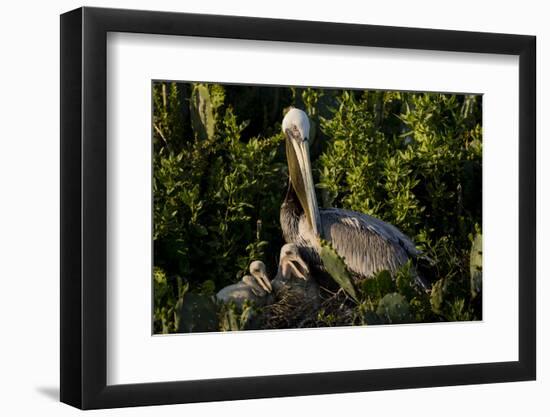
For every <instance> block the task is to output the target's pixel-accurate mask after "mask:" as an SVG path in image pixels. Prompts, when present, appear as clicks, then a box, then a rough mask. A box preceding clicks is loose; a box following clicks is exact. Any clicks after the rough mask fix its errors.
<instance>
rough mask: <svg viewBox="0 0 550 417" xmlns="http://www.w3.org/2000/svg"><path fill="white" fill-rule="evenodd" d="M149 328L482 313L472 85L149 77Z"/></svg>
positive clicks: (285, 325)
mask: <svg viewBox="0 0 550 417" xmlns="http://www.w3.org/2000/svg"><path fill="white" fill-rule="evenodd" d="M151 88H152V118H151V123H152V126H151V131H152V150H153V152H152V176H153V180H152V184H153V186H152V210H153V271H152V282H153V284H152V285H153V306H152V326H153V332H152V333H153V334H171V333H203V332H224V331H242V330H275V329H300V328H326V327H337V326H371V325H393V324H415V323H444V322H456V321H479V320H482V142H483V140H482V136H483V135H482V95H481V94H472V93H454V92H453V93H448V92H417V91H392V90H379V89H349V88H326V87H304V86H266V85H244V84H225V83H212V82H195V81H193V82H187V81H174V80H153V81H152V85H151Z"/></svg>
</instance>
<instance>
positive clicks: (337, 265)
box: [320, 239, 357, 301]
mask: <svg viewBox="0 0 550 417" xmlns="http://www.w3.org/2000/svg"><path fill="white" fill-rule="evenodd" d="M320 256H321V260H322V261H323V265H324V267H325V268H326V270H327V272H328V273H329V274H330V276H331V277H332V278H333V279H334V281H336V282H337V283H338V285H340V287H341V288H342V289H343V290H344V291H345V292H346V293H347V294H348V295H349V296H350V297H351V298H353V299H354V300H356V301H357V294H356V293H355V288H354V286H353V283H352V281H351V275H350V273H349V272H348V270H347V268H346V264H345V262H344V259H342V257H341V256H339V255H338V253H336V251H335V250H334V249H333V247H332V246H331V245H330V243H329V242H327V241H326V240H322V239H321V252H320Z"/></svg>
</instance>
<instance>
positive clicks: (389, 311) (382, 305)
mask: <svg viewBox="0 0 550 417" xmlns="http://www.w3.org/2000/svg"><path fill="white" fill-rule="evenodd" d="M376 314H378V316H379V317H380V318H381V319H382V320H383V322H384V323H387V324H399V323H409V322H410V321H411V314H410V309H409V303H408V302H407V300H406V299H405V297H403V296H402V295H401V294H398V293H396V292H395V293H392V294H386V295H385V296H384V297H383V298H382V299H381V300H380V302H379V303H378V308H377V309H376Z"/></svg>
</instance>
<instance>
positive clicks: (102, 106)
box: [60, 7, 536, 409]
mask: <svg viewBox="0 0 550 417" xmlns="http://www.w3.org/2000/svg"><path fill="white" fill-rule="evenodd" d="M108 32H132V33H146V34H162V35H186V36H199V37H216V38H235V39H254V40H266V41H285V42H304V43H318V44H333V45H356V46H371V47H381V48H404V49H420V50H440V51H456V52H475V53H490V54H506V55H516V56H519V88H520V91H519V103H518V112H519V132H518V133H519V155H518V158H519V278H520V279H519V293H518V299H519V329H518V330H519V360H518V361H515V362H497V363H477V364H467V365H445V366H423V367H413V368H397V369H375V370H357V371H345V372H328V373H313V374H293V375H274V376H255V377H241V378H229V379H210V380H199V381H174V382H162V383H141V384H131V385H113V386H109V385H107V383H106V375H107V340H106V329H107V309H106V307H107V305H106V299H107V273H106V257H107V252H106V244H107V217H106V214H107V180H108V178H107V172H106V168H107V166H106V161H107V146H106V145H107V144H106V127H107V111H106V93H107V91H106V90H107V87H106V85H107V83H106V81H107V73H106V59H107V58H106V55H107V54H106V45H107V42H106V39H107V33H108ZM535 51H536V38H535V37H534V36H523V35H509V34H494V33H478V32H460V31H448V30H432V29H414V28H403V27H387V26H371V25H357V24H341V23H321V22H310V21H292V20H275V19H265V18H251V17H230V16H214V15H197V14H183V13H168V12H151V11H136V10H119V9H102V8H88V7H84V8H79V9H77V10H73V11H71V12H68V13H65V14H63V15H61V54H60V55H61V311H60V314H61V401H62V402H65V403H67V404H70V405H73V406H75V407H79V408H82V409H93V408H111V407H123V406H141V405H155V404H174V403H190V402H202V401H218V400H237V399H249V398H264V397H282V396H298V395H311V394H329V393H344V392H357V391H375V390H387V389H402V388H421V387H434V386H449V385H462V384H481V383H496V382H506V381H524V380H533V379H535V378H536V314H535V311H536V304H535V300H536V298H535V292H536V284H535V281H536V277H535V274H536V271H535V265H536V262H535V257H536V250H535V249H536V238H535V236H536V188H535V185H536V182H535V181H536V176H535V173H536V164H535V161H536V158H535V154H536V147H535V122H536V120H535V117H536V116H535V108H536V92H535V87H536V81H535V80H536V55H535V54H536V52H535ZM144 325H146V324H144Z"/></svg>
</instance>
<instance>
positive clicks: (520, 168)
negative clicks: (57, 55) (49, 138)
mask: <svg viewBox="0 0 550 417" xmlns="http://www.w3.org/2000/svg"><path fill="white" fill-rule="evenodd" d="M535 98H536V96H535V38H534V37H530V36H523V35H508V34H490V33H473V32H458V31H443V30H429V29H414V28H397V27H383V26H369V25H352V24H339V23H326V22H325V23H322V22H308V21H290V20H275V19H263V18H261V19H260V18H250V17H246V18H245V17H233V16H211V15H193V14H182V13H167V12H149V11H134V10H115V9H98V8H81V9H77V10H74V11H71V12H68V13H66V14H64V15H62V16H61V400H62V401H63V402H65V403H68V404H71V405H73V406H76V407H79V408H83V409H90V408H109V407H123V406H137V405H154V404H171V403H185V402H199V401H216V400H231V399H246V398H262V397H276V396H294V395H310V394H324V393H340V392H353V391H367V390H383V389H399V388H416V387H433V386H444V385H459V384H478V383H492V382H505V381H521V380H531V379H535V375H536V351H535V344H536V343H535V342H536V333H535V328H536V322H535V319H536V317H535V288H536V286H535V245H536V240H535V230H536V224H535V198H536V196H535V103H536V99H535Z"/></svg>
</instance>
